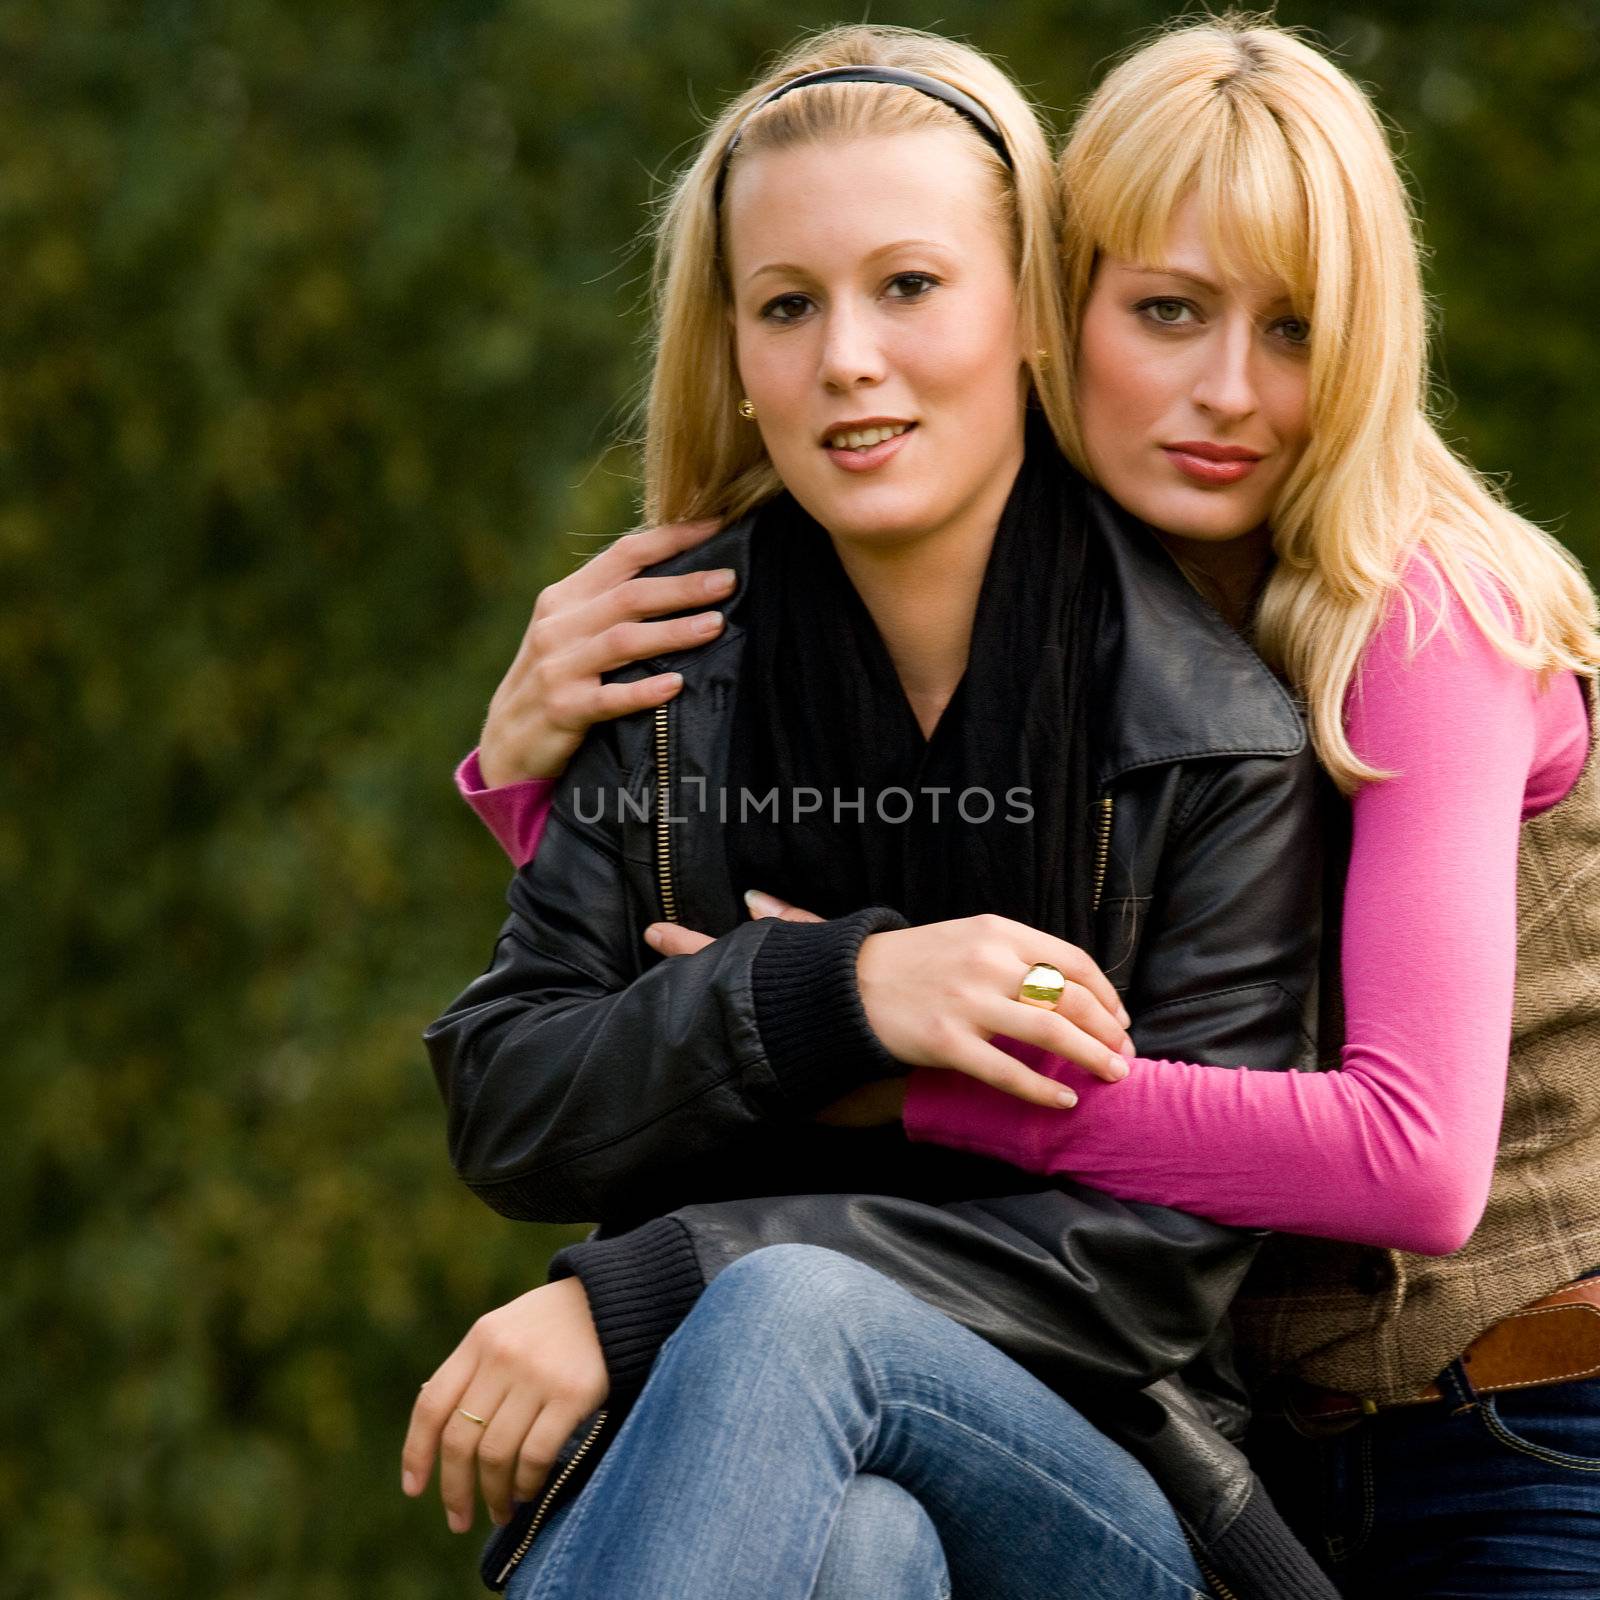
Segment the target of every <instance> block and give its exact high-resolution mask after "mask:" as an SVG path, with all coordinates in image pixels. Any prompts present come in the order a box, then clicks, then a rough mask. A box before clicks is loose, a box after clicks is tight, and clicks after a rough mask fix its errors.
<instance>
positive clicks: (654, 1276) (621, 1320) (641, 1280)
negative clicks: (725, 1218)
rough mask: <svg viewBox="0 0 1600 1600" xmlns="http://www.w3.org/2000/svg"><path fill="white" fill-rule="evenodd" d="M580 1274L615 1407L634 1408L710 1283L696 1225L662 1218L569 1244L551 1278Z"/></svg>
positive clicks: (552, 1267)
mask: <svg viewBox="0 0 1600 1600" xmlns="http://www.w3.org/2000/svg"><path fill="white" fill-rule="evenodd" d="M573 1277H575V1278H577V1279H579V1280H580V1281H581V1282H582V1284H583V1288H584V1293H585V1294H587V1295H588V1297H589V1312H590V1315H592V1316H593V1318H594V1326H595V1332H596V1333H598V1334H599V1336H600V1349H601V1351H602V1353H603V1354H604V1355H605V1358H606V1371H607V1372H608V1373H609V1374H610V1376H611V1396H610V1398H609V1399H608V1401H607V1404H608V1405H624V1406H625V1405H630V1404H632V1402H633V1400H634V1399H635V1398H636V1397H637V1395H638V1393H639V1391H640V1390H641V1389H642V1388H643V1387H644V1383H645V1379H646V1378H648V1377H649V1376H650V1368H651V1366H652V1365H653V1364H654V1362H655V1359H656V1354H657V1352H658V1351H659V1350H660V1349H661V1346H662V1345H664V1344H665V1343H666V1342H667V1339H668V1338H669V1337H670V1336H671V1334H672V1333H673V1331H674V1330H675V1329H676V1328H677V1326H678V1324H679V1323H680V1322H682V1321H683V1319H684V1318H685V1317H686V1316H688V1315H689V1312H690V1311H691V1310H692V1309H693V1308H694V1303H695V1301H696V1300H698V1299H699V1298H700V1295H701V1292H702V1291H703V1290H704V1288H705V1286H706V1280H705V1275H704V1274H703V1273H702V1272H701V1270H700V1262H699V1258H698V1257H697V1256H696V1255H695V1253H694V1245H693V1244H692V1243H691V1242H690V1239H689V1230H688V1229H687V1228H686V1227H685V1226H684V1225H683V1224H682V1223H681V1222H679V1221H678V1220H677V1218H675V1217H657V1218H656V1219H655V1221H654V1222H647V1223H645V1225H644V1226H643V1227H642V1228H634V1229H633V1230H632V1231H631V1232H628V1233H623V1234H618V1235H617V1237H616V1238H614V1239H585V1240H584V1241H583V1243H582V1244H574V1245H568V1246H567V1248H566V1249H565V1250H562V1251H559V1252H558V1253H557V1255H556V1257H555V1259H554V1260H553V1261H551V1263H550V1279H551V1281H552V1282H554V1281H555V1280H556V1279H557V1278H573Z"/></svg>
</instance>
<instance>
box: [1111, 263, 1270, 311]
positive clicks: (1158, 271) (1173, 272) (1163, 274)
mask: <svg viewBox="0 0 1600 1600" xmlns="http://www.w3.org/2000/svg"><path fill="white" fill-rule="evenodd" d="M1123 271H1124V272H1136V273H1140V274H1142V275H1143V276H1144V277H1147V278H1177V279H1178V280H1179V281H1180V282H1181V283H1192V284H1193V285H1194V286H1195V287H1196V288H1197V289H1204V290H1205V291H1206V293H1207V294H1215V295H1220V294H1221V293H1222V292H1223V291H1222V287H1221V285H1219V284H1215V283H1213V282H1212V281H1211V280H1210V279H1209V278H1203V277H1201V276H1200V274H1199V273H1198V272H1185V271H1183V269H1182V268H1180V267H1128V266H1125V267H1124V268H1123ZM1293 299H1294V297H1293V296H1292V295H1291V294H1290V293H1289V290H1288V288H1287V287H1285V289H1284V291H1283V293H1282V294H1280V295H1277V296H1276V297H1275V298H1274V299H1273V300H1272V302H1271V304H1272V305H1275V306H1276V305H1291V304H1293Z"/></svg>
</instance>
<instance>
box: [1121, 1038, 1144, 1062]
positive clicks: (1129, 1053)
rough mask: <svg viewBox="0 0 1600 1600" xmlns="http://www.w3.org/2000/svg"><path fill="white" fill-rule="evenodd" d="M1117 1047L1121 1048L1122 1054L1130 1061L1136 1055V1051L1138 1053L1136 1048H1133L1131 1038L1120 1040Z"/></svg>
mask: <svg viewBox="0 0 1600 1600" xmlns="http://www.w3.org/2000/svg"><path fill="white" fill-rule="evenodd" d="M1117 1048H1118V1049H1119V1050H1121V1052H1122V1053H1123V1055H1125V1056H1126V1057H1127V1058H1128V1059H1129V1060H1130V1061H1132V1060H1133V1058H1134V1057H1135V1056H1136V1055H1138V1053H1139V1052H1138V1051H1137V1050H1135V1049H1134V1048H1133V1040H1132V1039H1124V1040H1123V1041H1122V1043H1121V1044H1120V1045H1119V1046H1118V1047H1117Z"/></svg>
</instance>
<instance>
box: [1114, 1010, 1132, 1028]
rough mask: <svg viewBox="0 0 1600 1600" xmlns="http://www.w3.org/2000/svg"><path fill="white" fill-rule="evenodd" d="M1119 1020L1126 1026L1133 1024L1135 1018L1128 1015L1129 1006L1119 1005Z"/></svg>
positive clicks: (1129, 1026)
mask: <svg viewBox="0 0 1600 1600" xmlns="http://www.w3.org/2000/svg"><path fill="white" fill-rule="evenodd" d="M1117 1021H1118V1022H1120V1023H1121V1024H1122V1026H1123V1027H1124V1028H1131V1027H1132V1026H1133V1018H1132V1017H1130V1016H1129V1015H1128V1008H1127V1007H1126V1006H1118V1007H1117Z"/></svg>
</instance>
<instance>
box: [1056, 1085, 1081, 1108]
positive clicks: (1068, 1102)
mask: <svg viewBox="0 0 1600 1600" xmlns="http://www.w3.org/2000/svg"><path fill="white" fill-rule="evenodd" d="M1077 1103H1078V1097H1077V1095H1075V1094H1074V1093H1073V1092H1072V1091H1071V1090H1070V1089H1062V1090H1061V1091H1060V1092H1059V1093H1058V1094H1057V1095H1056V1104H1057V1105H1062V1106H1075V1105H1077Z"/></svg>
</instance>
